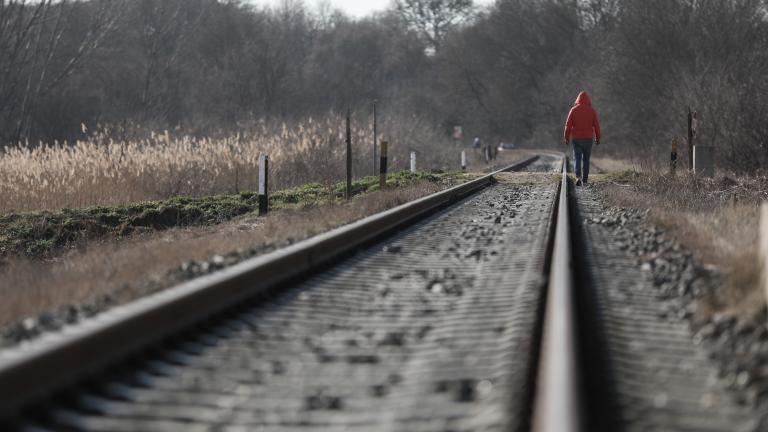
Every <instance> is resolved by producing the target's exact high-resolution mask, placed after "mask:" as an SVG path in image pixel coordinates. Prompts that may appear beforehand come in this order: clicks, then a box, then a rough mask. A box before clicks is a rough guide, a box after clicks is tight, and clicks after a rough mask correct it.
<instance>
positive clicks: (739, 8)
mask: <svg viewBox="0 0 768 432" xmlns="http://www.w3.org/2000/svg"><path fill="white" fill-rule="evenodd" d="M580 90H586V91H588V92H589V93H590V94H591V96H592V99H593V101H594V104H595V107H596V108H597V110H598V112H599V113H600V115H601V121H602V123H603V127H604V131H605V138H604V142H605V144H606V145H607V146H608V147H612V148H613V149H614V150H615V151H617V152H620V153H622V154H624V155H627V156H632V157H636V158H640V159H648V160H660V159H661V158H663V157H664V155H668V147H669V142H670V141H671V140H672V138H673V137H675V136H678V137H680V136H683V135H685V133H686V132H685V128H686V113H687V109H688V107H691V108H692V109H695V110H697V111H698V113H699V123H700V131H699V134H698V137H697V139H698V140H700V142H701V143H704V144H711V145H714V146H716V154H717V156H718V159H719V160H720V161H721V164H722V165H724V166H726V167H728V168H733V169H736V170H754V169H758V168H763V167H765V166H768V104H767V103H766V102H765V101H766V100H767V99H766V96H768V1H766V0H498V1H497V2H496V3H495V4H494V5H492V6H490V7H488V8H478V7H475V6H474V5H473V4H472V2H471V0H394V1H393V3H392V5H391V6H390V8H389V9H388V10H386V11H384V12H381V13H377V14H375V15H372V16H369V17H365V18H362V19H353V18H350V17H349V16H346V15H345V14H343V13H342V12H340V11H336V10H332V9H330V8H328V7H327V6H325V7H320V8H319V9H314V8H309V7H307V6H306V5H305V4H303V3H302V2H300V1H294V0H286V1H283V2H282V3H281V4H280V5H279V6H277V7H275V8H263V7H257V6H254V5H251V4H248V3H243V2H239V1H234V0H233V1H217V0H82V1H55V2H54V1H52V0H44V1H36V2H32V1H25V0H0V140H2V142H3V143H12V142H18V141H21V140H31V141H33V142H35V141H37V140H44V141H51V140H54V139H58V140H63V139H68V140H73V139H77V138H79V137H81V136H82V135H83V134H84V133H87V130H88V128H93V127H96V125H98V124H101V125H109V127H110V130H112V131H115V133H118V134H124V135H130V134H132V133H137V131H139V130H151V129H154V130H163V129H179V130H182V131H184V133H189V134H192V135H214V134H218V133H231V132H236V131H238V130H241V129H247V128H249V127H254V126H257V125H258V124H259V121H260V120H261V119H282V120H286V121H290V120H293V119H299V118H307V117H312V116H315V117H317V116H323V115H325V114H327V113H329V112H343V111H344V110H346V109H347V107H352V108H353V109H354V110H357V111H358V112H359V113H362V114H364V115H367V114H368V113H369V109H370V108H369V107H370V104H371V102H372V101H373V100H378V101H379V103H380V107H381V109H382V110H383V112H386V113H389V114H390V115H402V116H418V117H420V118H422V119H428V120H429V121H430V122H431V123H432V124H435V125H437V126H438V127H439V128H441V129H442V130H444V132H445V134H446V135H448V134H450V132H451V130H452V128H453V126H455V125H462V126H463V127H464V129H465V130H466V131H468V132H469V133H471V134H472V135H480V136H481V137H483V138H484V139H486V140H490V141H497V140H504V141H513V142H516V143H520V144H530V145H536V146H554V145H558V144H559V143H560V141H561V138H560V134H561V131H562V123H563V121H564V118H565V114H566V113H567V110H568V108H569V107H570V105H571V104H572V103H573V99H574V98H575V96H576V94H577V93H578V92H579V91H580ZM118 138H119V137H118Z"/></svg>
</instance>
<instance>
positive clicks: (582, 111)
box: [563, 92, 600, 186]
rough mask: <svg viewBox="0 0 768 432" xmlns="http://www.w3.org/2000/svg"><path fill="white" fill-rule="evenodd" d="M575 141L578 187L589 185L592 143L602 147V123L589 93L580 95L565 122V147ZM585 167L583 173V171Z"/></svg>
mask: <svg viewBox="0 0 768 432" xmlns="http://www.w3.org/2000/svg"><path fill="white" fill-rule="evenodd" d="M571 139H573V165H574V171H575V172H576V186H582V185H585V184H587V179H588V178H589V156H590V154H591V153H592V142H593V141H594V143H595V145H600V122H599V121H598V120H597V112H596V111H595V110H594V109H593V108H592V102H591V101H590V100H589V96H587V92H581V93H579V96H577V97H576V103H574V104H573V108H571V111H570V112H569V113H568V119H567V120H566V121H565V131H564V132H563V140H564V141H565V145H568V141H570V140H571ZM582 165H583V168H584V169H583V171H582Z"/></svg>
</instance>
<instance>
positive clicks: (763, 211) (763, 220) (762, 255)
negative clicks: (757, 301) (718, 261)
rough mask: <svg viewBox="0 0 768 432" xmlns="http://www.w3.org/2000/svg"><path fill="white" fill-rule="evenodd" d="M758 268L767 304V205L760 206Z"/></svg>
mask: <svg viewBox="0 0 768 432" xmlns="http://www.w3.org/2000/svg"><path fill="white" fill-rule="evenodd" d="M758 260H759V262H758V265H759V266H760V267H759V268H760V284H761V285H762V287H761V289H762V290H763V295H764V296H765V300H766V301H767V302H768V203H766V202H764V203H762V204H761V205H760V245H759V253H758Z"/></svg>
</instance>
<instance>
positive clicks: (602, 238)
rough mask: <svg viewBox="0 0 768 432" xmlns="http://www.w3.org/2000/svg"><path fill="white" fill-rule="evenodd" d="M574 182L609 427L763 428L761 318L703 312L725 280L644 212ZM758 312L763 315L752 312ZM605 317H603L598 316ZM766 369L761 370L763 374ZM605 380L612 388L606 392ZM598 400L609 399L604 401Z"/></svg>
mask: <svg viewBox="0 0 768 432" xmlns="http://www.w3.org/2000/svg"><path fill="white" fill-rule="evenodd" d="M604 187H605V185H601V184H593V185H591V186H589V187H585V188H576V196H577V202H578V207H579V213H580V219H581V221H582V224H583V232H584V237H585V240H586V245H587V246H586V247H585V249H584V251H583V257H584V259H585V260H586V262H587V263H588V265H587V266H585V270H586V271H584V272H583V274H584V275H585V277H586V278H588V280H589V282H591V285H592V286H593V287H594V291H593V292H592V293H591V295H592V296H593V297H594V300H595V304H596V307H595V310H594V311H593V313H594V317H589V318H588V319H587V320H586V321H587V322H590V323H591V324H590V326H589V327H588V330H590V331H593V332H594V333H592V334H588V335H587V338H591V341H590V342H589V343H590V346H591V349H594V350H596V351H598V352H602V353H603V355H604V356H605V358H606V359H607V361H606V363H605V364H601V363H598V364H595V365H591V366H592V369H593V371H592V374H593V377H594V378H597V379H601V381H597V382H598V383H600V384H596V388H592V389H591V390H592V391H593V392H594V394H597V395H599V396H598V397H597V398H596V399H595V400H593V401H592V404H593V406H592V407H591V408H592V412H593V413H595V412H599V411H602V412H603V413H605V412H609V413H612V414H611V415H604V414H603V416H602V421H603V422H604V423H603V424H601V426H602V427H603V428H604V429H605V430H631V431H634V430H644V431H645V430H697V431H739V430H750V431H751V430H765V428H766V427H767V426H768V423H765V420H764V419H765V414H766V408H765V403H764V401H763V400H762V399H761V397H764V396H763V395H765V390H764V389H765V387H766V385H765V383H766V380H765V379H760V378H761V376H760V374H761V373H763V374H764V372H765V371H764V368H763V367H762V366H758V365H762V364H765V359H766V358H767V357H766V347H767V346H768V345H767V344H766V340H768V332H766V328H765V321H764V320H765V318H764V317H763V318H762V320H763V321H762V322H755V321H754V318H745V319H744V320H739V319H736V318H729V317H726V316H722V315H715V316H709V317H707V318H702V316H703V315H702V314H700V313H698V312H699V311H698V310H697V309H699V308H701V307H702V302H700V301H699V300H701V299H703V298H705V297H706V296H708V295H710V294H711V292H712V291H713V290H718V289H720V288H721V287H722V283H723V278H722V275H720V274H719V273H718V271H717V269H715V268H713V267H705V266H702V265H701V264H699V263H698V262H697V261H696V259H695V258H694V256H693V254H691V253H690V252H689V251H687V250H685V248H684V247H683V246H682V245H681V244H680V243H678V242H677V241H676V240H675V239H674V237H673V236H672V235H671V234H669V233H668V232H667V231H665V230H664V229H661V228H659V227H658V226H654V225H653V224H652V223H651V222H650V221H649V218H648V212H647V211H642V210H637V209H628V208H616V207H609V206H606V205H605V204H604V202H605V201H604V199H603V197H602V189H603V188H604ZM758 319H759V318H758ZM599 320H601V321H602V322H601V323H600V324H595V322H598V321H599ZM763 376H764V375H763ZM606 389H608V391H606ZM601 404H609V406H611V408H609V409H606V408H605V407H604V406H600V405H601Z"/></svg>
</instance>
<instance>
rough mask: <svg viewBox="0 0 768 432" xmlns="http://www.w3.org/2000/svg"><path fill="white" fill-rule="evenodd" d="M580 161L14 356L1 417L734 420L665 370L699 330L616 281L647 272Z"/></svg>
mask: <svg viewBox="0 0 768 432" xmlns="http://www.w3.org/2000/svg"><path fill="white" fill-rule="evenodd" d="M553 167H554V168H555V169H556V170H558V169H559V170H561V172H562V176H561V178H560V181H559V182H553V181H551V180H543V181H539V182H532V183H531V182H526V183H525V184H521V183H515V182H512V181H505V180H504V178H505V177H504V174H502V172H503V171H510V170H521V169H526V168H527V169H528V170H530V171H547V170H551V169H552V168H553ZM558 167H559V168H558ZM564 168H565V167H564V165H563V162H562V160H561V159H560V157H557V156H552V155H540V156H538V157H535V158H531V159H528V160H525V161H523V162H522V163H519V164H516V165H513V166H510V167H507V168H505V169H503V170H500V171H497V172H494V173H491V174H489V175H487V176H484V177H482V178H479V179H477V180H475V181H472V182H469V183H467V184H464V185H461V186H458V187H456V188H453V189H450V190H448V191H444V192H441V193H438V194H434V195H432V196H429V197H426V198H423V199H421V200H417V201H415V202H413V203H410V204H406V205H404V206H401V207H398V208H396V209H392V210H390V211H387V212H384V213H382V214H379V215H375V216H372V217H370V218H367V219H365V220H362V221H359V222H357V223H355V224H352V225H350V226H347V227H343V228H340V229H337V230H334V231H332V232H330V233H327V234H324V235H321V236H318V237H316V238H313V239H310V240H308V241H305V242H301V243H298V244H296V245H294V246H291V247H289V248H286V249H285V250H281V251H278V252H276V253H273V254H270V255H267V256H263V257H258V258H254V259H251V260H249V261H246V262H244V263H241V264H239V265H236V266H234V267H232V268H229V269H226V270H224V271H222V272H220V273H217V274H214V275H211V276H207V277H203V278H200V279H198V280H195V281H192V282H190V283H187V284H185V285H183V286H180V287H177V288H174V289H171V290H168V291H166V292H163V293H160V294H158V295H156V296H153V297H150V298H147V299H144V300H141V301H139V302H136V303H135V304H132V305H129V306H126V307H122V308H119V309H116V310H114V311H112V312H108V313H107V314H105V315H104V316H102V317H101V318H98V319H96V320H94V321H93V322H90V323H87V324H85V325H83V326H80V327H77V328H75V329H71V330H69V331H67V332H64V333H63V334H61V335H51V336H50V337H47V338H45V339H44V340H40V341H37V342H34V343H32V344H30V345H29V346H27V347H25V348H23V349H18V350H13V351H11V352H7V353H0V418H2V419H3V423H0V425H2V426H3V427H2V430H29V431H32V430H37V431H44V430H116V431H117V430H124V431H138V430H141V431H149V430H185V431H196V430H201V431H202V430H205V431H208V430H233V431H234V430H259V431H273V430H274V431H289V430H296V431H299V430H300V431H311V430H317V431H320V430H343V431H415V432H417V431H523V430H531V429H534V430H538V431H580V430H583V431H594V430H610V431H613V430H704V429H697V427H699V426H702V425H705V426H708V427H709V429H706V430H730V429H719V428H720V427H721V426H722V425H724V424H728V425H731V426H733V425H737V424H739V423H738V422H739V420H740V418H741V417H739V416H743V415H744V414H745V413H744V411H743V410H739V409H738V408H734V407H732V406H731V405H729V404H728V402H727V401H726V399H727V397H726V395H725V393H724V392H723V391H722V390H719V389H720V387H718V386H717V385H716V383H715V384H712V383H708V384H707V385H708V386H709V387H707V392H708V393H707V394H708V395H710V397H708V398H706V401H707V402H708V403H709V405H702V404H698V405H697V404H695V403H693V404H692V403H690V400H689V399H691V394H695V393H696V392H697V391H698V389H699V388H700V387H701V382H700V381H698V379H699V378H700V377H699V376H697V375H696V374H692V375H690V376H687V375H685V374H684V373H683V374H682V375H681V376H675V377H674V378H675V379H673V380H670V379H667V380H665V379H664V378H665V377H669V375H670V374H672V375H674V374H675V373H676V372H677V373H680V370H676V369H675V368H674V365H675V364H678V363H679V361H680V359H681V358H683V357H685V358H686V359H687V357H686V356H690V355H693V354H696V352H695V350H693V351H685V350H677V351H675V350H672V349H669V346H670V345H672V344H674V343H678V344H682V345H684V344H685V341H684V338H683V336H684V333H683V332H681V331H680V329H676V330H674V331H667V328H666V327H665V325H664V324H659V323H658V322H656V321H654V320H653V319H652V317H651V316H650V315H648V309H649V306H648V302H650V301H652V298H651V297H649V296H647V295H640V296H638V298H641V299H642V301H639V302H634V303H632V302H628V303H626V304H624V303H621V302H619V301H616V300H615V298H612V297H611V296H612V295H613V294H612V290H615V289H619V290H624V291H626V290H625V287H624V285H622V284H626V283H630V282H633V281H634V280H633V279H631V278H630V279H627V278H626V277H624V278H613V279H612V278H611V271H612V269H616V268H619V267H621V265H623V262H622V261H621V256H620V253H617V252H616V251H613V250H610V249H603V248H602V246H599V245H598V242H599V241H603V240H605V239H604V238H603V237H599V236H604V233H601V232H599V230H597V231H596V230H595V229H596V228H595V227H589V226H582V224H581V220H582V218H583V214H589V212H594V211H595V210H594V208H593V207H590V206H589V205H588V204H589V202H588V201H584V200H585V199H588V198H589V196H588V193H577V194H574V193H573V192H574V190H573V187H572V186H571V185H570V184H569V182H568V179H567V175H566V172H565V170H564ZM546 177H547V176H543V177H542V179H544V178H546ZM550 178H551V177H550ZM584 206H585V208H586V210H582V209H581V207H584ZM574 242H575V244H576V245H577V247H578V248H579V249H578V250H586V251H587V253H576V254H574V255H572V252H573V250H574ZM611 260H612V261H611ZM606 261H610V262H611V265H606V264H605V262H606ZM595 262H598V264H595ZM574 270H575V271H574ZM625 270H627V272H629V273H630V274H631V271H632V269H631V268H630V269H625ZM614 276H615V275H614ZM614 280H617V281H619V282H620V285H621V286H619V287H617V286H616V284H615V283H613V282H612V281H614ZM634 282H636V281H634ZM635 288H637V287H635ZM624 294H625V296H626V292H625V293H624ZM606 298H612V300H611V301H607V300H606ZM643 302H645V303H643ZM633 308H636V309H637V310H638V311H641V312H642V311H645V312H644V313H645V315H642V313H640V315H638V317H639V320H638V321H637V324H636V325H635V327H633V326H632V325H631V324H626V323H621V322H620V321H621V320H620V317H621V316H622V314H625V315H626V314H627V311H628V310H634V309H633ZM638 313H639V312H638ZM630 315H631V314H630ZM633 331H640V334H641V337H640V338H639V339H640V341H641V342H642V343H641V344H640V345H638V346H634V345H633V341H632V335H633V333H632V332H633ZM622 332H623V333H622ZM654 332H661V334H664V335H665V337H666V336H669V335H670V334H672V335H673V336H674V337H673V336H669V337H668V338H666V339H664V341H665V342H664V343H665V344H666V345H664V344H663V345H662V347H661V348H660V349H659V350H655V351H654V349H653V348H654V347H653V345H654V334H658V333H654ZM670 338H671V339H670ZM675 338H677V339H675ZM678 347H679V346H678ZM654 352H656V353H659V352H660V354H659V356H655V354H654ZM643 356H645V357H643ZM659 358H661V359H662V360H659ZM638 359H639V360H638ZM643 359H646V360H648V361H649V362H650V364H652V365H654V366H655V365H659V364H663V365H665V367H666V368H667V369H663V368H662V369H663V372H664V373H663V374H661V375H657V374H655V373H656V372H657V371H659V370H660V369H658V368H654V367H651V368H645V369H643V368H640V369H641V371H640V375H638V368H634V367H628V366H627V364H631V363H632V361H633V360H637V361H640V362H641V363H642V360H643ZM659 362H661V363H659ZM696 362H698V363H694V366H696V367H701V368H704V369H706V367H707V365H706V362H705V361H704V360H703V359H701V358H698V357H697V360H696ZM697 370H699V369H697ZM702 370H703V369H702ZM603 371H609V372H608V373H603ZM643 374H644V375H643ZM665 374H666V375H665ZM644 380H645V382H647V383H652V385H645V386H644V384H645V383H644V382H643V381H644ZM653 386H656V387H653ZM649 387H652V388H649ZM666 387H669V391H666ZM659 389H664V390H665V392H664V395H665V396H664V397H665V398H666V399H664V401H663V402H664V406H663V407H660V406H659V402H660V399H659V397H658V390H659ZM675 391H677V393H675ZM605 407H609V408H608V409H609V411H608V412H606V411H604V410H605V409H606V408H605ZM713 407H714V408H713ZM699 411H701V412H704V413H706V412H710V414H708V415H710V416H711V417H712V419H715V420H717V419H719V418H721V417H722V416H723V415H725V417H722V418H724V419H725V420H723V421H722V422H718V421H719V420H718V421H714V420H711V421H710V420H709V418H710V417H707V416H703V417H702V416H700V415H698V413H699ZM739 427H741V426H739ZM746 427H747V426H744V428H745V429H744V430H747V429H746Z"/></svg>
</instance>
